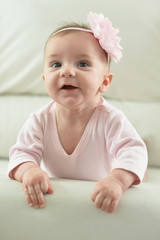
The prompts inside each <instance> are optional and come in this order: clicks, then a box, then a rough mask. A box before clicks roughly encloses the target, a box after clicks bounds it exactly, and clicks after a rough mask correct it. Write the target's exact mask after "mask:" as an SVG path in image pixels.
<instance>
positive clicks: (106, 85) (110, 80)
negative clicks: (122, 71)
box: [100, 73, 113, 93]
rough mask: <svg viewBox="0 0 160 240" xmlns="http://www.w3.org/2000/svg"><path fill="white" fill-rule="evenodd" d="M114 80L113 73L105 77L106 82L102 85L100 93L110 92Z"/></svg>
mask: <svg viewBox="0 0 160 240" xmlns="http://www.w3.org/2000/svg"><path fill="white" fill-rule="evenodd" d="M112 78H113V74H112V73H108V74H107V75H106V76H105V77H104V81H103V83H102V85H101V86H100V93H104V92H106V91H107V90H108V88H109V86H110V84H111V82H112Z"/></svg>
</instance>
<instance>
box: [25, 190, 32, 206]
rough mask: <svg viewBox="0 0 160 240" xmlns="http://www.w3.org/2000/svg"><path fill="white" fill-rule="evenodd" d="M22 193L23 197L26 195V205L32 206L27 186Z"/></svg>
mask: <svg viewBox="0 0 160 240" xmlns="http://www.w3.org/2000/svg"><path fill="white" fill-rule="evenodd" d="M24 193H25V197H26V200H27V203H28V205H29V206H31V207H32V206H33V203H32V200H31V198H30V195H29V193H28V189H27V188H24Z"/></svg>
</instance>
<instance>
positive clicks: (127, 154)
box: [106, 113, 148, 184]
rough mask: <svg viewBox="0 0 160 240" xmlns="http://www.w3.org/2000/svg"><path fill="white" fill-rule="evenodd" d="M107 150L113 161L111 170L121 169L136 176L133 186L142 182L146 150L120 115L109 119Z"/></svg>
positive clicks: (128, 123)
mask: <svg viewBox="0 0 160 240" xmlns="http://www.w3.org/2000/svg"><path fill="white" fill-rule="evenodd" d="M109 121H110V128H108V129H109V130H108V131H107V133H106V134H107V135H108V137H107V138H108V141H107V148H108V151H109V154H110V156H111V157H112V159H113V163H112V169H116V168H121V169H125V170H128V171H131V172H133V173H135V174H136V175H137V180H136V182H135V183H134V184H138V183H139V182H141V181H142V179H143V177H144V174H145V170H146V167H147V162H148V160H147V159H148V156H147V149H146V146H145V144H144V142H143V140H142V139H141V138H140V136H139V135H138V134H137V132H136V130H135V129H134V127H133V126H132V125H131V123H130V122H129V121H128V119H127V118H126V117H125V116H124V115H123V114H121V113H119V114H118V115H116V116H112V117H111V118H110V120H109Z"/></svg>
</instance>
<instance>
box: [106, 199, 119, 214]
mask: <svg viewBox="0 0 160 240" xmlns="http://www.w3.org/2000/svg"><path fill="white" fill-rule="evenodd" d="M118 202H119V201H118V200H112V201H111V203H110V205H109V207H108V209H107V212H108V213H112V212H114V211H115V210H116V208H117V206H118Z"/></svg>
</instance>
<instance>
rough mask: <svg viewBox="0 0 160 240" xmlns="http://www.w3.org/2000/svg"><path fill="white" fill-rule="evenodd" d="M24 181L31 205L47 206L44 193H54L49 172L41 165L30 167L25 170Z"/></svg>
mask: <svg viewBox="0 0 160 240" xmlns="http://www.w3.org/2000/svg"><path fill="white" fill-rule="evenodd" d="M22 183H23V189H24V192H25V196H26V199H27V202H28V204H29V206H33V207H35V208H43V207H45V200H44V193H53V189H52V186H51V184H50V182H49V177H48V175H47V173H46V172H44V171H43V170H42V169H41V168H39V167H33V168H30V169H28V170H26V171H25V172H24V174H23V176H22Z"/></svg>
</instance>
